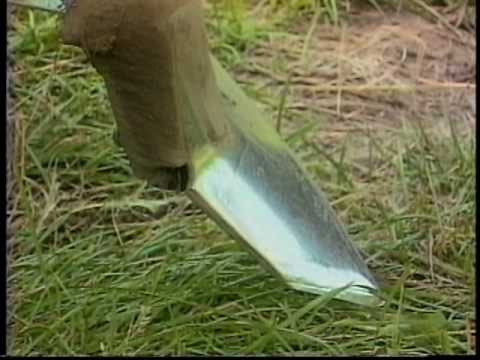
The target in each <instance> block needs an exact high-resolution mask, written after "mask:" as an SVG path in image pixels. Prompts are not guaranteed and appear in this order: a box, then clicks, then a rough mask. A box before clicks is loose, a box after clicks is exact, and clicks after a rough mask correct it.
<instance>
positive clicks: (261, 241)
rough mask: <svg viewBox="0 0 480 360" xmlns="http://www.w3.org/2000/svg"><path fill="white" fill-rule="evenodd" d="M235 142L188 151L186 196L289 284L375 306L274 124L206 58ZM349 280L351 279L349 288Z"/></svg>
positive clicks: (339, 233) (362, 273)
mask: <svg viewBox="0 0 480 360" xmlns="http://www.w3.org/2000/svg"><path fill="white" fill-rule="evenodd" d="M212 62H213V69H214V72H215V76H216V78H217V84H218V86H219V88H220V91H221V93H222V95H223V98H224V106H225V109H226V111H225V114H226V116H227V117H228V119H226V121H227V122H229V123H231V124H234V132H235V133H236V134H235V135H236V138H237V141H235V142H234V144H233V145H232V146H230V147H223V148H219V147H214V146H207V145H205V146H203V147H200V148H199V149H197V150H196V151H195V153H194V156H193V166H194V168H195V171H194V173H195V178H194V180H193V182H192V184H191V186H190V189H189V190H188V192H187V194H188V196H189V197H190V198H191V199H192V201H193V202H195V203H196V204H198V205H199V206H200V207H202V209H203V210H204V211H205V212H207V213H208V214H209V215H210V216H211V217H212V218H213V219H214V220H215V221H216V222H217V223H218V224H219V225H220V226H221V227H222V228H224V229H225V230H226V231H228V232H229V233H230V234H231V235H232V236H234V237H235V238H236V239H238V240H241V242H242V243H243V244H244V245H246V246H247V248H248V249H250V250H251V251H253V253H254V254H255V255H256V256H258V257H259V258H260V259H261V260H262V262H263V263H264V264H266V265H268V266H269V268H270V269H271V270H273V271H274V273H276V274H277V276H280V277H281V278H282V279H283V280H285V281H286V282H287V283H288V284H289V285H290V286H291V287H292V288H294V289H298V290H302V291H306V292H310V293H317V294H322V293H325V292H328V291H330V290H333V289H337V288H341V287H345V286H346V287H347V288H346V289H345V290H344V291H343V292H341V293H340V294H339V295H338V296H337V298H341V299H344V300H347V301H351V302H355V303H359V304H375V303H378V298H377V297H376V296H375V295H374V294H373V293H372V290H373V289H376V288H377V284H376V281H375V279H374V277H373V276H372V275H371V274H370V272H369V270H368V269H367V267H366V265H365V264H364V262H363V260H362V258H361V256H360V255H359V253H358V251H357V250H356V248H355V247H354V245H353V244H352V243H351V241H350V240H349V238H348V237H347V234H346V232H345V230H344V228H343V226H342V225H341V224H340V223H339V221H338V220H337V218H336V216H335V214H334V212H333V210H332V209H331V207H330V205H329V203H328V201H327V200H326V198H325V196H324V195H323V193H322V192H321V190H319V189H318V188H317V187H316V186H315V185H314V183H313V182H312V180H311V179H310V178H309V176H308V175H307V172H306V171H305V170H304V169H303V167H302V166H301V165H300V163H299V162H298V161H297V160H296V158H295V156H294V155H293V154H292V153H291V151H290V150H289V149H288V147H287V145H286V144H285V143H284V142H283V141H282V140H281V139H280V137H279V136H278V135H277V133H276V132H275V130H274V129H273V127H271V126H269V125H268V124H267V123H266V122H265V120H264V119H263V118H262V116H261V114H260V113H259V111H258V110H257V109H256V106H255V104H254V103H253V102H252V101H251V100H250V99H248V98H247V97H246V96H245V94H244V93H243V91H242V90H241V88H240V87H239V86H238V85H237V84H236V83H235V81H234V80H233V79H232V78H231V77H230V76H229V75H228V73H227V72H226V71H225V70H224V69H223V68H222V66H221V65H220V64H219V63H218V61H216V60H215V59H214V58H212ZM348 285H351V286H350V287H348Z"/></svg>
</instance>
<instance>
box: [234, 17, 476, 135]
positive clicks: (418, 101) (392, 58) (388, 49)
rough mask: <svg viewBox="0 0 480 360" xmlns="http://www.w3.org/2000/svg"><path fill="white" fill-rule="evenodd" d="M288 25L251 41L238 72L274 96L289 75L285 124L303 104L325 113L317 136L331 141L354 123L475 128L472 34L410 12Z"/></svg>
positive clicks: (382, 126)
mask: <svg viewBox="0 0 480 360" xmlns="http://www.w3.org/2000/svg"><path fill="white" fill-rule="evenodd" d="M287 31H288V32H289V33H290V34H291V35H290V34H289V35H282V36H276V37H272V38H271V39H269V40H268V41H266V42H263V43H262V44H261V45H260V46H258V47H256V48H255V51H254V52H253V53H252V54H251V55H252V57H251V58H250V59H249V61H248V64H247V65H245V66H242V67H241V69H240V72H239V79H240V80H243V81H247V82H249V83H250V82H252V80H253V83H262V91H267V92H268V93H269V94H270V95H274V98H276V99H278V98H279V96H280V94H281V92H282V90H283V89H284V88H285V84H286V83H287V79H288V77H289V76H290V85H289V89H290V91H289V94H290V95H289V96H288V99H287V105H286V110H287V111H286V124H285V127H286V128H289V129H293V128H296V127H298V123H299V122H300V121H299V120H298V119H299V117H298V114H299V112H304V111H305V110H307V109H308V110H309V112H310V113H313V114H314V115H320V118H322V117H323V118H326V121H325V124H324V125H323V126H322V127H323V129H324V130H325V133H324V134H322V136H324V135H325V134H328V136H330V137H332V138H333V139H335V140H338V136H339V134H340V135H342V134H343V135H344V134H345V133H346V132H348V131H350V130H352V129H358V128H365V127H367V126H368V127H371V128H372V129H376V130H380V129H393V128H397V127H399V126H401V125H402V122H403V121H404V120H409V121H422V122H423V124H425V126H435V127H436V128H442V129H448V124H449V120H455V121H456V123H458V124H459V127H460V128H462V129H465V130H466V131H471V130H472V129H473V128H474V126H475V121H474V119H475V86H476V84H475V61H476V59H475V48H476V42H475V34H474V33H472V32H469V31H466V30H462V29H460V28H456V29H455V31H452V30H451V29H450V28H447V27H445V26H443V25H442V24H436V23H433V22H431V21H428V20H426V19H425V18H423V17H421V16H417V15H415V14H412V13H389V14H380V13H379V12H376V11H368V12H367V11H362V12H361V13H359V14H355V15H351V16H350V18H349V23H348V24H346V25H344V26H341V27H337V28H334V27H332V26H328V25H314V24H312V22H311V19H310V23H309V21H305V20H303V21H301V22H298V23H295V24H292V26H291V27H290V28H289V29H287ZM309 32H310V34H311V35H309ZM283 91H284V90H283ZM276 105H278V104H271V106H272V109H273V108H274V107H275V106H276ZM289 119H290V120H292V121H288V120H289ZM293 120H295V121H293ZM438 125H441V126H438ZM287 131H288V129H287ZM322 141H327V142H328V139H326V138H322Z"/></svg>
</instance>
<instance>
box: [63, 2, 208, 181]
mask: <svg viewBox="0 0 480 360" xmlns="http://www.w3.org/2000/svg"><path fill="white" fill-rule="evenodd" d="M178 14H186V15H185V16H178ZM192 17H194V18H192ZM173 18H175V22H174V23H175V26H172V21H171V20H172V19H173ZM199 18H200V19H199ZM192 24H193V25H192ZM195 24H197V25H195ZM192 26H197V27H198V29H192ZM182 29H190V31H192V30H195V31H196V32H200V33H201V34H200V37H198V36H196V39H195V42H196V43H195V47H196V48H197V49H199V52H200V53H201V54H194V55H195V56H200V57H201V58H208V44H207V38H206V35H205V29H204V27H203V13H202V1H201V0H73V1H72V2H71V4H70V6H69V7H68V10H67V12H66V14H65V20H64V27H63V34H62V37H63V42H64V43H65V44H69V45H75V46H79V47H81V48H82V49H83V50H84V51H85V52H86V53H87V55H88V56H89V59H90V60H91V62H92V64H93V65H94V66H95V68H96V69H97V71H98V72H99V73H100V74H101V75H102V77H103V79H104V80H105V84H106V87H107V92H108V96H109V100H110V102H111V105H112V109H113V113H114V116H115V119H116V122H117V127H118V140H119V143H120V145H121V146H122V147H123V148H124V149H125V151H126V153H127V155H128V157H129V159H130V161H131V165H132V168H133V171H134V173H135V175H136V176H138V177H140V178H142V179H146V180H148V181H149V182H151V183H153V184H155V185H157V186H160V187H163V188H171V187H175V186H176V185H172V184H169V182H171V181H176V179H177V177H178V174H174V172H172V169H179V168H182V167H185V166H186V164H187V163H188V161H189V150H190V149H189V147H188V143H187V140H186V136H185V124H184V121H182V111H183V109H182V108H181V107H182V106H181V101H180V102H179V101H178V100H179V99H178V96H176V94H178V91H177V89H176V86H177V85H176V81H177V79H176V76H175V74H176V70H175V68H176V66H177V64H176V61H178V59H176V58H175V54H176V53H179V52H178V48H179V47H182V48H184V47H188V46H191V44H188V43H184V44H178V43H176V42H177V40H178V39H185V37H183V38H182V36H176V34H173V33H172V31H174V32H175V31H182ZM176 39H177V40H176ZM180 53H182V52H180ZM183 53H188V52H185V51H184V52H183ZM192 56H193V55H192ZM193 64H194V65H195V62H194V63H193ZM203 72H205V71H203ZM206 72H207V73H208V71H206ZM196 73H197V74H201V73H202V71H200V72H198V71H197V72H196ZM203 76H205V75H203ZM199 81H202V80H201V79H199ZM193 83H195V79H193ZM200 90H201V89H199V91H200ZM198 95H199V96H201V94H198ZM165 169H166V170H165ZM168 174H174V175H168ZM172 176H173V178H172ZM165 177H166V178H165Z"/></svg>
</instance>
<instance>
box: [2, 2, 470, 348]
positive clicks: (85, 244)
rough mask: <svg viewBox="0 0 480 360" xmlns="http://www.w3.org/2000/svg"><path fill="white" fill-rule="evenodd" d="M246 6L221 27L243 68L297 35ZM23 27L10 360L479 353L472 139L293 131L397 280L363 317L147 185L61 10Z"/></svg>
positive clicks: (226, 53) (377, 267)
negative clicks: (272, 270)
mask: <svg viewBox="0 0 480 360" xmlns="http://www.w3.org/2000/svg"><path fill="white" fill-rule="evenodd" d="M273 2H274V1H273ZM303 2H304V3H313V2H312V1H310V2H308V1H307V2H305V1H303ZM277 3H278V4H277V5H279V6H280V5H281V4H280V3H281V1H277ZM294 3H295V4H297V5H298V4H300V3H301V2H300V1H297V2H291V4H294ZM330 3H331V4H332V5H333V4H334V2H330ZM246 9H247V7H245V8H244V9H242V8H240V7H239V8H236V9H232V10H231V12H228V10H226V9H224V8H221V7H220V6H219V7H218V8H217V9H216V11H217V12H216V15H215V19H210V25H211V26H213V27H214V26H215V24H220V25H219V26H221V27H222V26H223V28H228V29H229V31H230V32H229V33H227V32H223V33H222V31H219V32H212V36H213V38H212V47H213V50H214V51H215V52H216V54H217V55H219V57H220V58H221V59H222V61H223V62H224V63H225V65H226V66H227V67H232V66H233V65H235V64H237V63H238V60H239V59H241V57H242V56H246V55H245V54H246V53H248V51H249V49H251V48H253V47H254V46H255V39H262V38H263V37H265V36H268V33H269V31H279V30H278V27H279V26H280V25H281V24H276V25H275V26H272V27H271V28H270V27H269V26H268V24H267V25H254V24H253V22H251V23H245V22H244V20H243V19H244V17H245V15H242V14H245V12H246V11H247V10H246ZM212 11H213V10H212ZM210 14H211V13H210ZM298 16H302V15H301V14H298ZM229 19H230V20H231V19H237V20H236V21H237V22H236V23H235V22H232V23H230V25H229V22H228V21H227V20H229ZM17 26H18V28H17V29H18V31H17V33H15V34H12V35H11V36H12V46H13V47H14V49H15V55H16V61H17V83H16V90H17V107H18V108H17V114H18V116H21V118H22V121H23V124H24V126H23V128H22V131H21V137H23V138H24V142H23V155H22V156H20V159H19V169H20V172H19V181H20V184H19V185H20V186H19V189H18V190H19V193H18V220H17V226H18V228H17V232H16V236H15V239H14V240H12V241H13V243H12V246H13V248H14V254H13V255H12V258H11V259H10V269H11V271H10V274H9V278H8V281H9V286H10V289H11V291H12V292H13V294H14V296H13V299H12V300H13V313H12V316H13V320H14V327H13V334H12V336H11V337H10V339H9V342H10V352H11V354H15V355H33V354H44V355H60V354H67V355H68V354H70V355H74V354H76V355H81V354H90V355H92V354H103V355H135V354H139V355H167V354H192V355H207V354H216V355H218V354H310V355H319V354H321V355H344V354H364V355H365V354H432V353H457V354H459V353H461V354H465V353H472V351H473V345H472V343H471V341H472V340H471V328H472V327H474V326H475V323H474V320H473V319H474V286H475V275H474V269H475V260H474V259H475V254H474V252H475V244H474V237H475V234H474V221H475V220H474V209H475V203H474V199H475V181H474V180H475V173H474V163H475V151H474V143H473V134H471V135H469V136H462V135H460V133H459V132H457V130H456V129H455V127H452V129H451V132H450V134H448V136H444V135H441V134H439V133H437V132H435V131H434V130H431V129H428V128H424V127H421V126H420V125H419V124H420V123H418V122H416V121H405V124H404V126H403V127H401V128H400V129H398V130H397V131H395V132H394V133H393V135H390V136H389V137H381V136H380V137H376V136H374V135H372V134H369V133H363V132H358V133H355V135H354V136H352V137H351V138H349V139H350V140H348V141H346V142H344V143H341V144H337V146H336V147H334V148H333V150H331V149H330V150H327V149H326V148H325V147H324V146H323V145H322V144H318V143H317V142H315V141H314V139H313V136H314V134H315V131H319V130H315V129H316V128H315V127H306V128H305V130H304V131H298V132H296V133H290V134H288V135H286V138H288V141H289V144H290V145H291V146H292V148H293V149H294V150H295V151H296V152H297V154H298V155H299V156H300V157H301V158H302V159H303V161H304V162H305V164H306V166H307V168H308V170H309V171H310V172H311V174H312V175H313V176H314V178H315V180H316V181H317V182H318V183H319V184H321V186H322V188H323V189H324V190H325V192H326V193H327V194H328V196H329V199H330V200H331V202H332V203H333V206H334V208H335V209H336V210H337V212H338V214H339V216H340V217H341V218H342V220H343V221H344V222H345V223H346V224H348V230H349V233H350V234H351V236H352V238H353V239H354V241H355V242H356V244H358V246H359V247H360V248H361V249H362V252H363V253H364V254H365V256H366V258H367V259H368V262H369V266H370V267H371V268H372V269H373V270H374V272H376V273H377V274H378V275H379V276H380V277H381V278H382V279H384V281H385V285H386V286H385V293H384V296H385V298H386V299H387V302H386V304H385V306H383V307H381V308H368V307H359V306H355V305H352V304H348V303H344V302H340V301H336V300H332V299H331V296H330V295H329V294H327V295H325V296H321V297H318V296H314V295H310V294H305V293H300V292H297V291H293V290H290V289H287V288H286V286H285V285H284V284H283V283H281V282H279V281H278V280H276V279H275V278H273V277H272V276H271V275H270V274H269V273H268V272H266V271H265V270H264V269H263V268H262V267H261V266H260V265H259V264H258V263H257V262H256V261H255V260H254V259H252V258H251V257H250V256H249V255H248V253H247V252H245V251H244V250H243V249H242V248H241V247H240V246H239V245H237V243H236V242H234V241H233V240H232V239H231V238H230V237H228V236H227V235H226V234H225V233H224V232H223V231H222V230H221V229H220V228H218V227H217V226H216V225H215V224H214V223H213V222H212V221H210V220H209V219H208V218H207V217H206V216H205V215H204V214H201V213H198V212H195V213H193V214H191V215H189V216H185V215H182V213H181V212H180V211H178V204H181V203H182V201H183V200H182V197H181V196H173V195H167V194H165V193H162V192H161V191H158V190H155V189H151V188H148V187H147V186H146V185H145V184H144V183H142V182H140V181H138V180H137V179H135V178H134V177H133V175H132V173H131V170H130V168H129V165H128V161H127V160H126V157H125V155H124V154H123V152H122V150H121V149H120V148H118V147H117V146H116V145H115V144H114V142H113V140H112V134H113V133H114V120H113V117H112V114H111V110H110V108H109V104H108V102H107V98H106V92H105V89H104V87H103V84H102V82H101V79H100V77H99V76H98V75H97V74H96V73H95V71H94V70H93V69H92V68H91V67H90V66H89V65H88V64H87V63H86V61H85V57H84V55H83V54H82V53H81V52H80V51H77V50H75V49H72V48H70V47H61V46H60V45H59V43H58V40H56V37H55V34H56V24H55V21H53V20H52V18H51V17H49V16H48V15H46V14H41V13H38V12H26V11H22V12H21V13H19V14H18V19H17ZM258 26H260V28H258ZM223 28H222V29H223ZM232 54H234V56H232ZM269 115H271V118H272V123H273V121H274V119H275V118H276V114H275V113H274V112H272V113H271V114H269ZM305 116H306V117H309V115H308V114H305ZM309 120H310V121H316V120H317V119H315V118H309ZM451 120H452V122H454V121H457V120H458V119H451ZM359 151H364V152H366V153H367V154H368V156H367V157H366V160H365V161H364V162H358V161H356V160H355V156H354V155H355V154H357V153H358V152H359ZM166 209H173V210H171V211H170V212H168V213H166ZM165 213H166V214H165Z"/></svg>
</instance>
